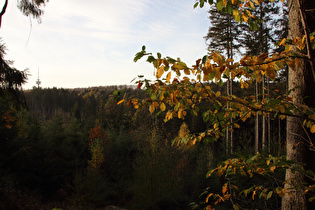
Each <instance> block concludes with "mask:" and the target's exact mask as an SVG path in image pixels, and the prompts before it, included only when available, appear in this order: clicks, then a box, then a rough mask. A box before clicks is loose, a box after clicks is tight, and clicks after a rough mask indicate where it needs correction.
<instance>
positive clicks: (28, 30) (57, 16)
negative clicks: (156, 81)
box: [0, 0, 209, 89]
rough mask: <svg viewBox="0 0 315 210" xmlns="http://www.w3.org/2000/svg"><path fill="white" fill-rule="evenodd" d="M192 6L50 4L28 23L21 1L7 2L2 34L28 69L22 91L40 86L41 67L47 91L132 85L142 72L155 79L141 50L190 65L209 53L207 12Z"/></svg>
mask: <svg viewBox="0 0 315 210" xmlns="http://www.w3.org/2000/svg"><path fill="white" fill-rule="evenodd" d="M3 2H4V0H0V3H1V6H0V7H2V5H3ZM194 2H195V1H194V0H158V1H152V0H124V1H113V0H89V1H86V0H66V1H65V0H50V1H49V3H48V4H47V5H46V7H45V8H44V10H45V13H44V16H43V17H42V23H41V24H37V21H36V20H32V24H30V19H29V18H27V17H25V16H23V15H22V14H21V13H20V11H19V10H18V9H17V8H16V1H9V5H8V9H7V12H6V14H5V15H4V17H3V20H2V28H1V29H0V37H2V39H3V42H4V43H5V44H6V46H7V48H8V51H7V56H6V59H10V60H14V61H15V64H14V66H15V67H16V68H18V69H20V70H23V69H26V68H29V69H30V70H29V73H30V74H31V75H30V76H29V80H28V83H27V84H26V85H24V89H29V88H32V87H33V86H34V85H35V82H36V80H37V70H38V68H39V74H40V79H41V81H42V87H63V88H75V87H92V86H106V85H123V84H127V85H129V84H132V83H130V81H131V80H132V79H133V78H134V77H136V76H137V75H140V74H142V75H145V76H146V77H148V78H153V77H152V73H153V67H152V66H151V65H149V64H146V63H145V60H140V61H138V62H137V63H134V62H133V58H134V55H135V54H136V53H137V52H138V51H140V49H141V47H142V45H146V47H147V50H148V51H150V52H153V53H156V52H160V53H162V55H164V56H166V55H167V56H171V57H174V58H177V57H180V58H181V59H182V60H184V61H186V62H187V64H188V65H189V66H191V65H193V63H194V61H195V60H196V59H198V58H200V57H202V56H203V55H205V54H206V53H207V51H206V45H205V41H204V39H203V37H204V36H205V35H206V33H207V30H208V27H209V20H208V18H207V17H208V14H207V9H208V8H207V7H206V8H203V9H200V8H197V9H193V4H194Z"/></svg>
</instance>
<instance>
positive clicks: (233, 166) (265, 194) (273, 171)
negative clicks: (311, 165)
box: [206, 153, 305, 209]
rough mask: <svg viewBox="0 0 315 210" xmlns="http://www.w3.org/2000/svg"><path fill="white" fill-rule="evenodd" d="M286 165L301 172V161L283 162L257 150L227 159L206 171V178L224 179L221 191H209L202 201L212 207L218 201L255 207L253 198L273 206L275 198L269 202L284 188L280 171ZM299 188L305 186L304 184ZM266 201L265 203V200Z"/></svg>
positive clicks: (284, 191) (236, 206)
mask: <svg viewBox="0 0 315 210" xmlns="http://www.w3.org/2000/svg"><path fill="white" fill-rule="evenodd" d="M288 168H290V169H291V170H293V171H295V172H299V173H300V172H303V173H304V169H303V166H302V165H301V164H296V163H295V162H292V161H286V160H285V157H284V156H283V157H274V156H271V155H262V154H259V153H258V154H257V155H255V156H252V157H249V158H233V159H228V160H226V161H224V162H223V163H221V164H220V165H219V166H218V167H217V168H215V169H213V170H211V171H209V172H208V174H207V177H210V176H214V175H217V176H219V177H221V179H222V180H224V182H223V183H222V191H221V193H218V194H216V193H213V192H210V193H208V194H207V198H206V203H208V204H209V205H210V206H212V205H217V204H219V203H221V202H230V205H231V206H233V207H234V208H235V209H238V208H244V207H245V206H246V208H248V207H249V205H253V207H254V206H255V208H257V205H259V204H258V203H257V200H260V199H262V201H263V202H262V204H260V205H267V206H265V208H268V209H270V208H271V207H273V208H277V207H276V206H275V203H274V202H275V200H273V201H272V198H274V199H279V198H280V197H282V196H283V195H284V194H285V193H286V191H287V190H288V189H284V188H283V184H284V183H285V181H284V173H285V170H286V169H288ZM240 180H243V181H240ZM287 181H288V180H287ZM245 183H246V184H245ZM296 187H302V186H296ZM303 187H304V188H305V186H303ZM277 196H278V197H277ZM244 199H249V200H252V201H254V200H255V201H256V202H253V203H252V204H250V201H248V200H247V201H246V202H245V200H244ZM268 200H269V201H268ZM266 201H267V203H265V202H266ZM244 205H245V206H244ZM260 208H262V207H260Z"/></svg>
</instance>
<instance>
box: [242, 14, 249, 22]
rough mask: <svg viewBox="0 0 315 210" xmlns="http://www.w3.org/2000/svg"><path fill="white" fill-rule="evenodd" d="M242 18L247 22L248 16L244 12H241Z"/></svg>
mask: <svg viewBox="0 0 315 210" xmlns="http://www.w3.org/2000/svg"><path fill="white" fill-rule="evenodd" d="M242 20H243V21H244V22H245V23H247V20H248V16H247V15H246V14H245V13H243V14H242Z"/></svg>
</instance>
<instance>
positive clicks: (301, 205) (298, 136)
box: [282, 0, 314, 210]
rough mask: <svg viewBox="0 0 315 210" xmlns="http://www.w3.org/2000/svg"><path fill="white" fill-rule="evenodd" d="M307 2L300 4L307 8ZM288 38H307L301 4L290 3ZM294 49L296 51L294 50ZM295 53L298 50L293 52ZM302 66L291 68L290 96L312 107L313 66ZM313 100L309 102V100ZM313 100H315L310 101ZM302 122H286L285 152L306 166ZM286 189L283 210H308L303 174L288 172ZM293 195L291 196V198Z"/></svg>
mask: <svg viewBox="0 0 315 210" xmlns="http://www.w3.org/2000/svg"><path fill="white" fill-rule="evenodd" d="M307 1H313V0H300V3H302V4H304V3H306V2H307ZM288 3H289V8H290V10H289V35H288V38H290V39H293V38H295V37H302V36H303V35H304V31H305V30H304V28H303V24H302V22H301V13H300V7H299V0H289V2H288ZM292 49H293V48H292ZM293 50H295V49H293ZM301 63H302V64H301V66H300V67H295V68H289V72H288V77H289V79H288V89H289V91H290V94H289V96H290V97H292V98H293V103H295V104H304V103H306V104H307V105H309V106H312V105H313V104H312V102H311V101H306V100H305V98H310V96H311V95H312V94H310V92H309V91H310V90H314V86H313V84H314V79H313V77H312V76H311V75H312V69H311V67H310V64H309V63H308V62H306V61H305V60H301ZM308 100H310V99H308ZM311 100H313V99H311ZM302 123H303V122H302V120H301V119H298V118H295V117H288V118H287V137H286V141H287V142H286V152H287V160H293V161H296V162H301V163H305V161H306V157H305V153H306V149H307V148H306V147H305V139H307V138H308V137H307V135H306V132H305V131H304V129H303V128H302ZM285 179H286V182H287V183H286V184H285V186H284V187H285V188H286V189H287V191H286V192H287V193H286V194H285V196H284V197H283V198H282V209H283V210H287V209H306V199H305V196H304V192H303V190H302V189H301V188H297V186H298V187H300V186H302V183H303V181H304V176H303V174H300V173H293V172H292V171H291V170H290V169H288V170H287V171H286V177H285ZM290 193H291V195H289V194H290Z"/></svg>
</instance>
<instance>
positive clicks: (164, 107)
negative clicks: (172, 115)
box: [160, 103, 166, 112]
mask: <svg viewBox="0 0 315 210" xmlns="http://www.w3.org/2000/svg"><path fill="white" fill-rule="evenodd" d="M160 109H161V111H162V112H164V111H165V109H166V106H165V104H164V103H161V104H160Z"/></svg>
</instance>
